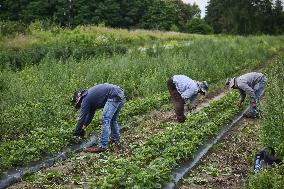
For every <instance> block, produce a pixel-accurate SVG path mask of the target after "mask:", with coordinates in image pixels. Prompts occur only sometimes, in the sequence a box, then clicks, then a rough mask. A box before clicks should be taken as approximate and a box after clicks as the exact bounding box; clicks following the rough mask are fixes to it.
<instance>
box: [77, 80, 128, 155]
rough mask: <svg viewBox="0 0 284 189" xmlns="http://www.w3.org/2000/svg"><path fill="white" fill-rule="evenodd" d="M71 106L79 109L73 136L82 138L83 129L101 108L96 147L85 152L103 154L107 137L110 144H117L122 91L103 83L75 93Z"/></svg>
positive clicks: (122, 100) (122, 101)
mask: <svg viewBox="0 0 284 189" xmlns="http://www.w3.org/2000/svg"><path fill="white" fill-rule="evenodd" d="M72 102H73V105H74V107H75V108H76V109H80V115H79V118H78V122H77V125H76V129H75V132H74V135H75V136H80V137H84V135H85V131H84V129H85V128H86V127H87V126H88V125H89V124H90V123H91V121H92V119H93V117H94V114H95V112H96V111H97V110H98V109H101V108H103V113H102V117H101V126H102V133H101V137H100V142H99V146H98V147H89V148H87V149H86V151H87V152H94V153H98V152H103V151H105V150H106V149H107V147H108V143H109V137H110V140H111V142H112V143H117V144H118V143H119V141H120V132H119V129H120V128H119V125H118V123H117V117H118V114H119V111H120V110H121V108H122V106H123V103H124V91H123V89H122V88H120V87H119V86H116V85H112V84H108V83H104V84H99V85H96V86H94V87H92V88H90V89H88V90H85V91H81V92H80V91H76V92H75V93H74V95H73V100H72Z"/></svg>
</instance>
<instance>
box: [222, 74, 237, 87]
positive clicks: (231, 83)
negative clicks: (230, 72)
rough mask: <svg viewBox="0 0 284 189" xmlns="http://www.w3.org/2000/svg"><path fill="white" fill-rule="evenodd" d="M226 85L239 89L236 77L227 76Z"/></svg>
mask: <svg viewBox="0 0 284 189" xmlns="http://www.w3.org/2000/svg"><path fill="white" fill-rule="evenodd" d="M225 86H226V88H228V89H237V87H236V85H235V78H234V77H233V78H227V79H226V82H225Z"/></svg>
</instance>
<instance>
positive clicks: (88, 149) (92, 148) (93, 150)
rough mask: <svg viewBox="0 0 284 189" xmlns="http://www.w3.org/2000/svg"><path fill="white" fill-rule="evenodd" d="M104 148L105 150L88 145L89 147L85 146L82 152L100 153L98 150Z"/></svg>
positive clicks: (101, 150) (100, 150)
mask: <svg viewBox="0 0 284 189" xmlns="http://www.w3.org/2000/svg"><path fill="white" fill-rule="evenodd" d="M106 150H107V149H106V148H101V147H89V148H86V149H85V150H84V152H90V153H100V152H104V151H106Z"/></svg>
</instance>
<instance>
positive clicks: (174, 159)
mask: <svg viewBox="0 0 284 189" xmlns="http://www.w3.org/2000/svg"><path fill="white" fill-rule="evenodd" d="M237 98H238V95H237V93H230V94H229V95H227V96H226V97H224V98H223V99H221V100H219V101H215V102H212V103H211V104H210V106H209V107H207V108H204V109H203V110H202V111H200V112H196V113H192V114H190V115H189V117H188V119H187V120H186V122H185V123H183V124H178V123H162V124H161V125H160V127H159V129H158V131H148V132H147V131H145V130H146V129H145V130H141V128H140V129H138V130H137V132H139V134H138V133H132V132H135V131H133V130H131V131H129V133H126V135H127V136H128V135H131V133H132V134H134V136H136V135H137V134H138V136H139V135H141V132H143V134H142V136H143V138H138V140H131V141H127V144H126V145H127V146H126V147H125V150H126V151H128V153H122V154H120V153H115V152H113V151H108V152H106V153H104V154H96V155H94V156H88V157H86V156H85V157H81V158H80V157H77V158H76V157H75V158H74V159H73V160H72V165H73V167H72V171H71V172H70V174H68V178H67V177H66V176H65V177H63V178H62V176H61V175H60V178H61V179H62V180H65V184H68V183H69V182H73V181H74V180H75V179H76V178H77V179H78V180H77V183H85V182H88V183H89V185H90V186H91V187H92V188H96V187H100V188H114V187H118V188H161V187H162V186H163V185H164V184H165V183H166V182H169V181H170V179H171V178H170V173H171V170H172V169H173V168H174V167H175V166H176V165H177V164H178V163H180V162H182V161H184V160H185V159H189V158H191V157H192V156H193V154H194V153H195V152H196V150H197V149H198V147H199V146H200V145H201V144H202V143H204V142H205V141H206V140H208V138H211V137H212V136H214V135H215V134H216V133H217V132H218V131H219V129H220V128H221V127H222V126H223V125H224V124H226V123H228V122H229V121H230V120H231V119H232V118H233V117H234V115H235V114H236V113H237V112H239V111H240V110H239V109H238V108H236V106H235V105H234V103H233V102H234V101H236V100H237ZM224 107H225V108H224ZM141 126H143V124H142V125H141ZM83 170H84V173H86V174H85V177H81V176H80V173H82V171H83ZM50 174H52V175H54V173H52V172H47V173H43V174H42V173H40V174H37V175H36V176H35V177H34V178H33V179H32V181H31V182H32V183H31V186H32V187H40V186H41V185H42V184H43V183H44V182H43V181H40V180H43V179H45V178H46V177H47V175H50ZM50 184H51V183H50ZM52 184H54V183H52ZM59 185H60V184H59ZM79 185H80V184H79ZM53 186H54V185H53Z"/></svg>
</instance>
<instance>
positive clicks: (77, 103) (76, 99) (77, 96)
mask: <svg viewBox="0 0 284 189" xmlns="http://www.w3.org/2000/svg"><path fill="white" fill-rule="evenodd" d="M81 94H82V93H81V92H80V91H75V92H74V94H73V97H72V99H71V103H72V106H74V108H75V109H79V108H80V107H81V102H82V101H81V97H82V96H81Z"/></svg>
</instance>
